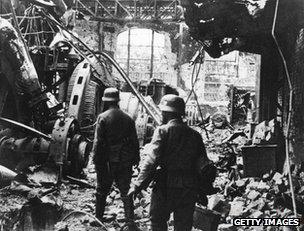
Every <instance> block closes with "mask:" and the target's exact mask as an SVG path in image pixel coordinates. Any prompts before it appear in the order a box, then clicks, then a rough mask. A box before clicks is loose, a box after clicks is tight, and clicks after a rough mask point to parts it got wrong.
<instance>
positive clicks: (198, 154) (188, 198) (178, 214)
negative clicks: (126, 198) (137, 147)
mask: <svg viewBox="0 0 304 231" xmlns="http://www.w3.org/2000/svg"><path fill="white" fill-rule="evenodd" d="M145 152H146V154H147V157H146V159H145V161H144V165H143V169H142V170H141V173H140V175H139V177H138V180H137V183H136V185H137V187H138V188H139V189H142V188H144V187H145V186H144V185H145V182H147V180H148V179H149V178H151V176H152V177H153V178H154V179H155V185H154V187H153V191H152V197H151V206H150V217H151V223H152V230H153V231H165V230H167V221H168V220H169V218H170V213H171V212H173V213H174V230H176V231H187V230H191V229H192V222H193V213H194V208H195V202H196V200H197V197H198V163H199V162H200V161H199V160H204V159H205V160H206V161H207V160H208V158H207V155H206V150H205V147H204V144H203V141H202V137H201V135H200V134H199V133H198V132H196V131H194V130H193V129H191V128H190V127H189V126H187V125H186V124H185V123H184V122H183V121H182V120H181V118H179V119H173V120H170V121H169V122H168V123H167V124H165V125H162V126H160V127H158V128H157V129H156V130H155V132H154V135H153V138H152V141H151V143H150V144H149V147H148V148H147V149H146V150H145ZM157 167H158V168H159V170H155V169H156V168H157Z"/></svg>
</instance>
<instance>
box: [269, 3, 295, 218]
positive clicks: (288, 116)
mask: <svg viewBox="0 0 304 231" xmlns="http://www.w3.org/2000/svg"><path fill="white" fill-rule="evenodd" d="M278 8H279V0H276V5H275V11H274V16H273V23H272V30H271V35H272V37H273V40H274V42H275V44H276V47H277V50H278V52H279V54H280V56H281V59H282V62H283V65H284V71H285V74H286V78H287V82H288V87H289V105H288V115H287V128H286V134H285V152H286V165H287V171H288V179H289V185H290V192H291V198H292V206H293V213H294V216H295V217H297V206H296V200H295V193H294V188H293V183H292V176H291V170H290V159H289V158H290V156H289V132H290V123H291V113H292V109H293V108H292V101H293V87H292V83H291V79H290V75H289V70H288V66H287V63H286V59H285V57H284V54H283V51H282V49H281V47H280V44H279V42H278V40H277V38H276V35H275V27H276V22H277V16H278Z"/></svg>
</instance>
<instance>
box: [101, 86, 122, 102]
mask: <svg viewBox="0 0 304 231" xmlns="http://www.w3.org/2000/svg"><path fill="white" fill-rule="evenodd" d="M102 101H104V102H118V101H119V91H118V90H117V89H116V88H114V87H109V88H107V89H105V91H104V92H103V97H102Z"/></svg>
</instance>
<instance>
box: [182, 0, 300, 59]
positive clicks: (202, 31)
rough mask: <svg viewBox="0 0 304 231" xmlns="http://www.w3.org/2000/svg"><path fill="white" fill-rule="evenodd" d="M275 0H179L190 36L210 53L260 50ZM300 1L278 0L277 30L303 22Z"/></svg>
mask: <svg viewBox="0 0 304 231" xmlns="http://www.w3.org/2000/svg"><path fill="white" fill-rule="evenodd" d="M276 1H277V0H194V1H190V0H182V1H181V4H182V6H183V7H184V9H185V20H186V23H187V25H188V26H189V30H190V33H191V36H192V37H193V38H194V39H196V40H198V41H200V42H202V43H203V44H204V46H205V50H206V51H207V52H208V53H209V55H211V56H212V57H214V58H216V57H220V56H221V55H223V54H226V53H228V52H230V51H232V50H242V51H248V52H254V53H259V49H260V48H261V47H262V46H263V45H264V41H265V40H267V38H269V37H270V35H271V29H272V27H273V23H274V14H275V7H276V3H277V2H276ZM303 5H304V4H303V1H301V0H279V7H278V12H277V13H278V17H277V20H275V22H276V27H275V29H276V33H277V34H281V33H282V34H283V33H284V32H286V31H287V29H288V28H289V27H290V25H292V27H293V28H294V29H296V30H298V28H299V26H302V25H303V23H302V22H301V20H303V19H301V18H303V17H302V16H303V12H304V11H303Z"/></svg>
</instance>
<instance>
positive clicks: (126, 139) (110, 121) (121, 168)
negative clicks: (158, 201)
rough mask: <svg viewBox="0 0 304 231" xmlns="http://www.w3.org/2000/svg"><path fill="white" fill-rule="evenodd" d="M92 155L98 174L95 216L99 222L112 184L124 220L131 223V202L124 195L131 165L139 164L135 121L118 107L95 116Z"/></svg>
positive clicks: (127, 188)
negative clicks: (114, 185) (119, 199)
mask: <svg viewBox="0 0 304 231" xmlns="http://www.w3.org/2000/svg"><path fill="white" fill-rule="evenodd" d="M93 153H94V163H95V168H96V172H97V194H96V200H97V201H96V216H97V217H98V218H102V216H103V213H104V209H105V205H106V198H107V195H108V193H109V191H110V189H111V186H112V184H113V182H114V181H115V183H116V184H117V187H118V189H119V190H120V193H121V198H122V201H123V203H124V209H125V216H126V219H127V221H132V220H133V218H134V208H133V200H132V199H131V198H129V197H127V193H128V190H129V188H130V182H131V178H132V165H137V164H138V162H139V144H138V139H137V133H136V129H135V123H134V121H133V120H132V119H131V118H130V117H129V116H128V115H127V114H126V113H124V112H123V111H122V110H120V109H119V108H118V107H112V108H110V109H108V110H107V111H105V112H103V113H102V114H100V115H99V116H98V118H97V125H96V130H95V138H94V144H93Z"/></svg>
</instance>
